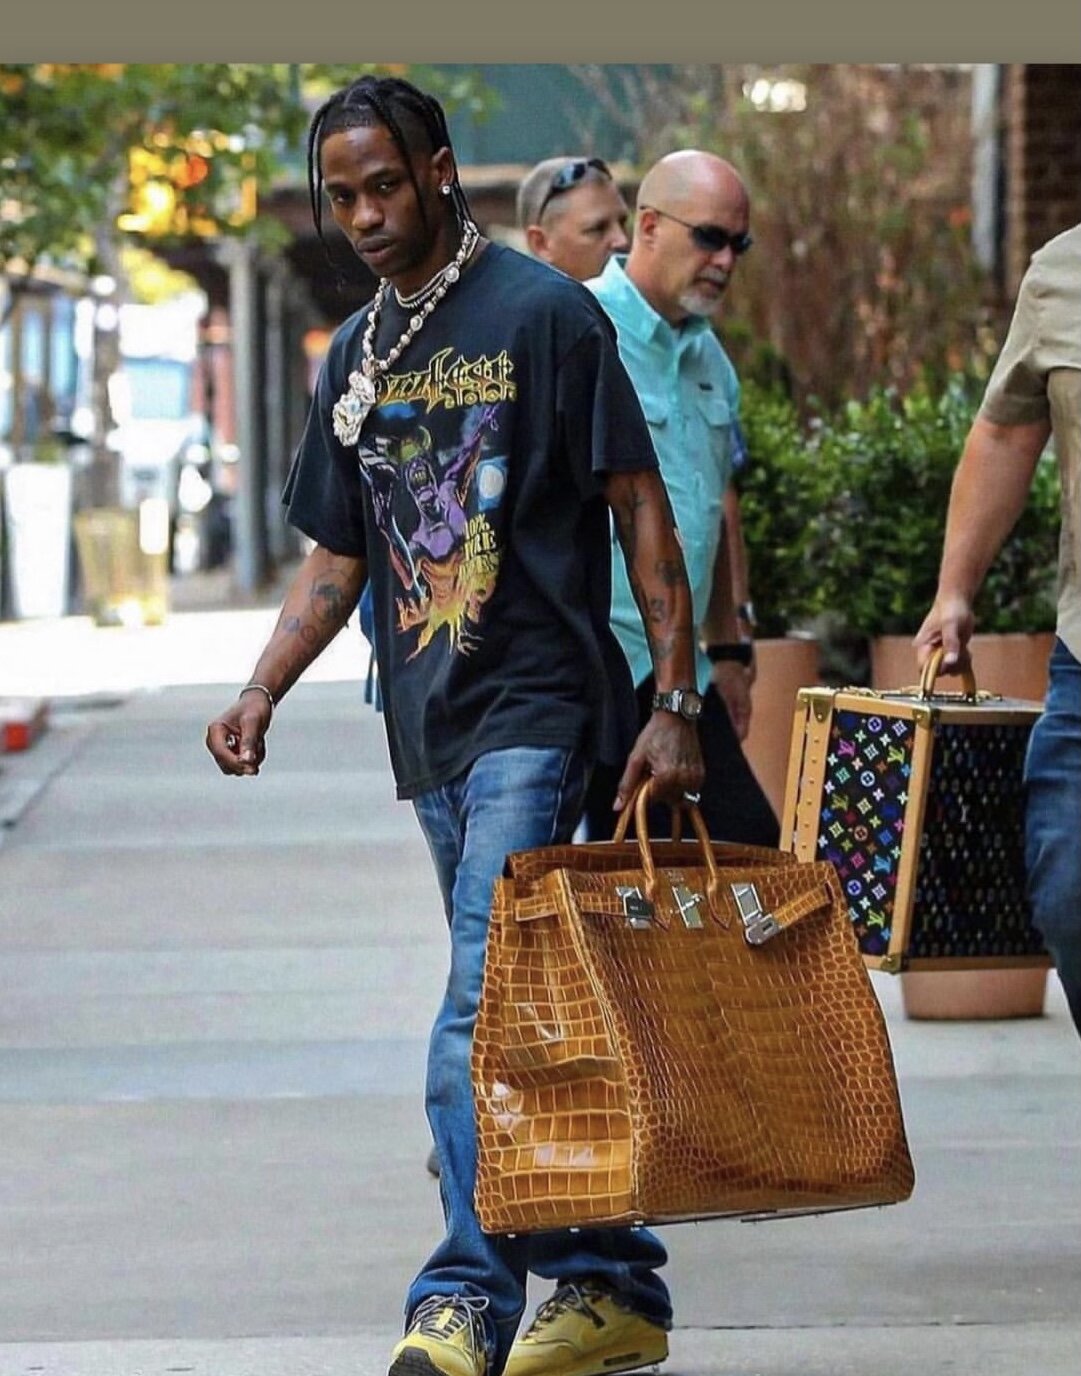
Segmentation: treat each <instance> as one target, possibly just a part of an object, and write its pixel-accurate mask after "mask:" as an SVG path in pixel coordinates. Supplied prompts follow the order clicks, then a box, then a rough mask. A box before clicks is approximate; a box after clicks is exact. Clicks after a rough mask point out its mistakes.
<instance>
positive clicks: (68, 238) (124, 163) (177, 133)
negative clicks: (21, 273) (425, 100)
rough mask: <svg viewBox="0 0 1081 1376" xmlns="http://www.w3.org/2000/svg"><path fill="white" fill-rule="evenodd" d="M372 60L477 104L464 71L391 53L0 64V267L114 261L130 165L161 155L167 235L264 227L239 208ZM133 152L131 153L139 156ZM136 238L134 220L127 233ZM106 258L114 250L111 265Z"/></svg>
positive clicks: (291, 159)
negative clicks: (319, 109)
mask: <svg viewBox="0 0 1081 1376" xmlns="http://www.w3.org/2000/svg"><path fill="white" fill-rule="evenodd" d="M366 71H385V72H391V71H393V72H396V73H398V74H402V75H408V76H409V77H410V79H412V80H415V81H417V82H418V84H422V85H426V87H427V88H428V89H433V90H435V91H437V93H438V94H440V95H441V96H442V97H443V98H444V99H445V100H447V102H448V103H449V104H450V105H451V106H452V107H453V106H454V105H455V104H458V105H460V104H465V103H469V104H472V105H478V104H479V105H483V100H484V97H483V92H482V91H481V89H480V87H479V85H478V83H477V81H476V80H475V79H474V78H473V76H472V75H471V73H470V71H469V69H465V70H463V71H462V72H460V73H457V74H455V75H453V76H444V75H443V74H441V73H439V72H436V71H434V70H432V69H428V68H405V67H403V66H400V65H399V66H388V65H387V64H372V63H369V64H359V65H352V66H348V67H347V66H344V65H340V64H327V63H318V64H303V65H302V64H295V65H289V64H285V63H263V64H260V63H238V62H231V63H188V64H183V63H33V64H10V63H9V64H0V99H2V101H3V111H4V118H3V120H2V121H0V269H3V268H8V269H11V268H12V267H14V265H16V264H22V265H23V266H24V268H29V267H32V266H33V265H34V264H35V263H37V262H39V261H41V260H42V259H43V258H49V259H50V260H52V261H54V262H67V263H70V264H73V265H76V266H79V267H84V268H87V269H89V270H90V271H106V272H111V273H112V272H115V270H116V266H117V265H116V262H115V254H112V255H111V254H110V253H109V246H110V244H112V245H113V246H115V244H116V242H117V240H118V238H119V237H123V228H122V226H120V225H118V224H117V219H118V216H120V215H121V214H122V213H123V212H124V210H125V208H126V207H128V206H129V203H130V199H131V193H132V190H133V185H132V178H133V172H134V175H135V178H136V179H137V178H138V177H139V175H140V168H142V169H143V171H144V173H145V169H146V168H147V166H148V165H160V166H161V167H163V168H164V169H165V170H166V171H165V175H166V178H167V180H168V182H169V183H170V188H171V192H172V194H173V196H174V197H175V201H176V209H177V212H178V213H177V215H176V216H175V217H174V218H173V226H174V233H177V234H182V233H183V232H184V227H185V225H191V226H193V227H194V228H195V229H196V230H198V229H199V228H200V227H202V229H203V232H211V231H212V232H217V233H222V234H229V233H231V232H234V231H237V230H242V231H243V232H245V233H251V232H255V233H267V232H268V230H271V229H272V226H270V225H269V224H268V223H267V222H265V221H256V222H255V223H254V225H253V224H252V223H250V219H249V217H248V216H247V215H246V214H245V213H244V210H243V207H244V204H245V200H246V198H248V199H250V190H251V188H252V187H258V188H260V189H266V188H267V187H269V186H270V185H271V184H272V183H273V181H274V179H275V177H276V176H278V175H280V173H281V170H282V168H283V166H284V165H286V164H287V163H291V164H292V165H293V166H295V165H296V164H297V159H298V155H299V152H300V149H301V146H302V140H303V135H304V131H305V129H306V127H307V123H308V119H309V116H310V111H311V109H312V107H313V106H314V104H315V103H316V101H318V100H319V99H321V98H322V97H323V96H324V95H325V94H327V93H329V92H330V91H331V90H333V89H334V88H335V87H336V86H338V85H343V84H345V83H346V82H347V81H349V80H352V79H353V78H355V77H356V76H359V75H361V74H362V73H363V72H366ZM133 155H134V157H133ZM132 232H133V233H134V234H135V235H136V236H137V235H138V230H137V229H136V230H133V231H132ZM106 256H109V257H111V258H112V259H113V261H109V262H105V261H103V258H104V257H106Z"/></svg>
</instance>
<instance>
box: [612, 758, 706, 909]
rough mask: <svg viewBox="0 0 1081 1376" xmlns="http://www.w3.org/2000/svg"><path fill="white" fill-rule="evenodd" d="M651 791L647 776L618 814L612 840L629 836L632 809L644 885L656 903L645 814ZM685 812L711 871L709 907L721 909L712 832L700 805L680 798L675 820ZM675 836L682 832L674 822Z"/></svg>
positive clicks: (650, 897)
mask: <svg viewBox="0 0 1081 1376" xmlns="http://www.w3.org/2000/svg"><path fill="white" fill-rule="evenodd" d="M652 791H653V781H652V779H646V780H645V781H644V782H643V783H642V784H641V785H640V786H639V788H638V792H637V793H636V794H635V796H634V798H633V799H631V800H630V801H628V803H627V805H626V806H625V807H624V809H623V811H622V812H621V813H620V814H619V820H618V821H617V823H616V829H615V834H614V836H613V837H612V840H613V841H623V840H625V839H626V836H627V827H628V824H629V823H630V819H631V813H632V812H633V813H634V831H635V839H636V840H637V842H638V854H639V856H640V857H641V860H642V873H643V874H644V876H645V883H644V886H643V887H644V888H645V891H646V897H647V898H648V899H649V901H650V902H651V903H656V899H657V866H656V864H655V863H654V860H653V852H652V850H651V849H650V845H649V822H648V819H647V816H646V810H647V808H648V807H649V799H650V794H651V793H652ZM683 812H686V813H687V815H688V816H689V817H690V819H691V827H692V828H693V830H694V834H695V836H697V837H698V844H699V848H700V849H701V852H702V858H703V860H704V861H705V866H706V870H707V872H708V873H709V879H708V881H707V883H706V897H707V898H708V899H709V902H710V907H711V908H712V909H713V911H714V912H715V913H716V912H719V911H720V907H719V905H720V895H721V876H720V872H719V871H718V869H717V859H716V857H715V856H714V854H713V845H712V843H711V841H710V839H709V832H708V831H707V830H706V824H705V821H704V819H703V817H702V814H701V812H699V810H698V806H697V804H695V803H692V802H689V801H687V800H681V801H680V802H678V803H676V804H675V805H674V806H673V808H672V815H673V821H675V819H677V818H678V817H679V816H680V814H681V813H683ZM672 836H673V839H674V840H678V839H679V833H678V831H677V830H676V827H675V825H673V831H672Z"/></svg>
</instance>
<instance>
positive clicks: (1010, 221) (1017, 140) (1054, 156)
mask: <svg viewBox="0 0 1081 1376" xmlns="http://www.w3.org/2000/svg"><path fill="white" fill-rule="evenodd" d="M1003 116H1004V124H1005V148H1004V155H1005V170H1006V185H1005V194H1006V217H1005V218H1006V224H1005V235H1006V242H1005V288H1006V291H1007V293H1008V295H1009V296H1010V297H1011V298H1012V297H1013V296H1014V295H1015V294H1016V292H1017V288H1018V285H1019V284H1020V281H1021V278H1022V276H1023V275H1024V271H1025V268H1026V267H1027V266H1028V260H1029V258H1030V256H1031V255H1032V253H1034V252H1035V250H1036V249H1038V248H1039V247H1040V246H1041V244H1045V243H1046V242H1047V241H1048V239H1051V238H1053V237H1054V236H1055V235H1056V234H1060V233H1061V232H1062V231H1063V230H1064V229H1069V228H1070V226H1071V225H1075V224H1077V223H1079V222H1081V64H1075V63H1071V64H1054V63H1046V64H1042V65H1020V64H1013V65H1010V66H1009V67H1007V69H1006V73H1005V83H1004V89H1003Z"/></svg>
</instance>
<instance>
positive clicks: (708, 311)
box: [679, 276, 728, 319]
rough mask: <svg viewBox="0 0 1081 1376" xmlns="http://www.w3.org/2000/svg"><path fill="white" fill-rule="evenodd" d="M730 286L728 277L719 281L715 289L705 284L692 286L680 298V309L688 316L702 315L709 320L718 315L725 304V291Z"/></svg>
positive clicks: (699, 283) (700, 283)
mask: <svg viewBox="0 0 1081 1376" xmlns="http://www.w3.org/2000/svg"><path fill="white" fill-rule="evenodd" d="M727 286H728V278H727V276H726V277H724V278H723V280H722V279H718V280H717V281H716V283H715V284H714V286H713V287H710V286H707V285H705V283H703V282H698V283H696V284H692V285H691V286H689V287H688V288H687V290H686V291H685V292H684V293H683V294H682V295H681V296H680V298H679V304H680V307H681V308H682V309H683V310H685V311H686V312H687V314H688V315H701V316H705V317H706V318H707V319H708V318H709V317H710V316H713V315H716V314H717V312H718V311H719V310H720V309H721V305H722V304H723V302H724V290H725V288H726V287H727Z"/></svg>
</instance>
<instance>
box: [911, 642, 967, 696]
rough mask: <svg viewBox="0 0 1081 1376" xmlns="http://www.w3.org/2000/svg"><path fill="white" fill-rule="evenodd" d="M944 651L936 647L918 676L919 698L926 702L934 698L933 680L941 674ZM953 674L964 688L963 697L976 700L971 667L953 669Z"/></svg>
mask: <svg viewBox="0 0 1081 1376" xmlns="http://www.w3.org/2000/svg"><path fill="white" fill-rule="evenodd" d="M945 654H946V651H945V650H944V649H943V648H942V646H941V645H936V646H935V648H934V649H933V650H932V651H931V653H930V655H928V657H927V663H926V664H925V665H924V666H923V672H922V673H921V674H920V697H921V698H923V699H924V701H926V700H927V699H929V698H932V697H934V693H935V679H936V678H938V676H939V674H940V673H941V672H942V660H943V658H944V657H945ZM953 673H955V674H959V675H960V678H961V683H962V684H963V686H964V690H965V696H966V697H968V698H971V699H972V700H973V702H975V700H976V696H977V695H976V675H975V674H974V673H973V672H972V666H971V665H968V666H966V667H965V668H964V669H954V670H953Z"/></svg>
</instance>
